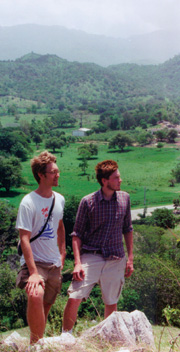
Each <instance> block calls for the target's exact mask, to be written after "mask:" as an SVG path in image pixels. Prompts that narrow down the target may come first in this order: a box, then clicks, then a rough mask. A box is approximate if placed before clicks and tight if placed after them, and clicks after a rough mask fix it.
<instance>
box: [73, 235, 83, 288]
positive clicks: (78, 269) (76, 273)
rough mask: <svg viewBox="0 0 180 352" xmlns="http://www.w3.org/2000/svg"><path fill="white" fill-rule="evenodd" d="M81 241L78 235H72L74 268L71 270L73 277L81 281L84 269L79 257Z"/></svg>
mask: <svg viewBox="0 0 180 352" xmlns="http://www.w3.org/2000/svg"><path fill="white" fill-rule="evenodd" d="M81 244H82V241H81V239H80V238H79V237H77V236H73V239H72V245H73V252H74V264H75V265H74V270H73V279H74V280H77V281H82V280H83V279H84V270H83V268H82V265H81V259H80V250H81Z"/></svg>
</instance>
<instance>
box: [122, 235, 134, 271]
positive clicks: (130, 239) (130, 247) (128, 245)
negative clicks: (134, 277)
mask: <svg viewBox="0 0 180 352" xmlns="http://www.w3.org/2000/svg"><path fill="white" fill-rule="evenodd" d="M124 239H125V243H126V248H127V253H128V261H127V264H126V272H125V277H130V276H131V274H132V273H133V271H134V268H133V231H130V232H127V233H126V234H125V235H124Z"/></svg>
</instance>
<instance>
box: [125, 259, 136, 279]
mask: <svg viewBox="0 0 180 352" xmlns="http://www.w3.org/2000/svg"><path fill="white" fill-rule="evenodd" d="M133 271H134V268H133V261H130V260H128V261H127V264H126V270H125V277H130V276H131V275H132V273H133Z"/></svg>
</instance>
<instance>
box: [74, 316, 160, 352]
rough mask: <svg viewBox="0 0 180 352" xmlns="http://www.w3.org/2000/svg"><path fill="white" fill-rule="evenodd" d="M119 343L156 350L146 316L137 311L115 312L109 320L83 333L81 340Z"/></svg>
mask: <svg viewBox="0 0 180 352" xmlns="http://www.w3.org/2000/svg"><path fill="white" fill-rule="evenodd" d="M95 337H98V338H100V339H102V340H104V339H105V340H106V341H109V342H110V343H111V344H117V343H119V344H120V345H121V346H128V347H133V348H134V347H135V346H148V347H150V348H151V349H154V348H155V347H154V346H155V345H154V337H153V332H152V327H151V324H150V323H149V321H148V319H147V318H146V316H145V314H144V313H142V312H140V311H138V310H135V311H133V312H132V313H128V312H113V313H112V314H111V315H110V316H109V317H108V318H107V319H105V320H103V321H102V322H101V323H99V324H98V325H96V326H94V327H92V328H90V329H88V330H86V331H85V332H84V333H82V335H81V338H85V339H86V338H88V339H89V338H95Z"/></svg>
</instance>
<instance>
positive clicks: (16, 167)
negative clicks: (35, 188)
mask: <svg viewBox="0 0 180 352" xmlns="http://www.w3.org/2000/svg"><path fill="white" fill-rule="evenodd" d="M21 170H22V167H21V163H20V161H19V159H18V158H16V157H14V156H12V157H10V158H4V157H2V156H1V157H0V188H2V187H3V188H5V189H6V192H9V191H10V188H12V187H20V186H21V184H22V176H21Z"/></svg>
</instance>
